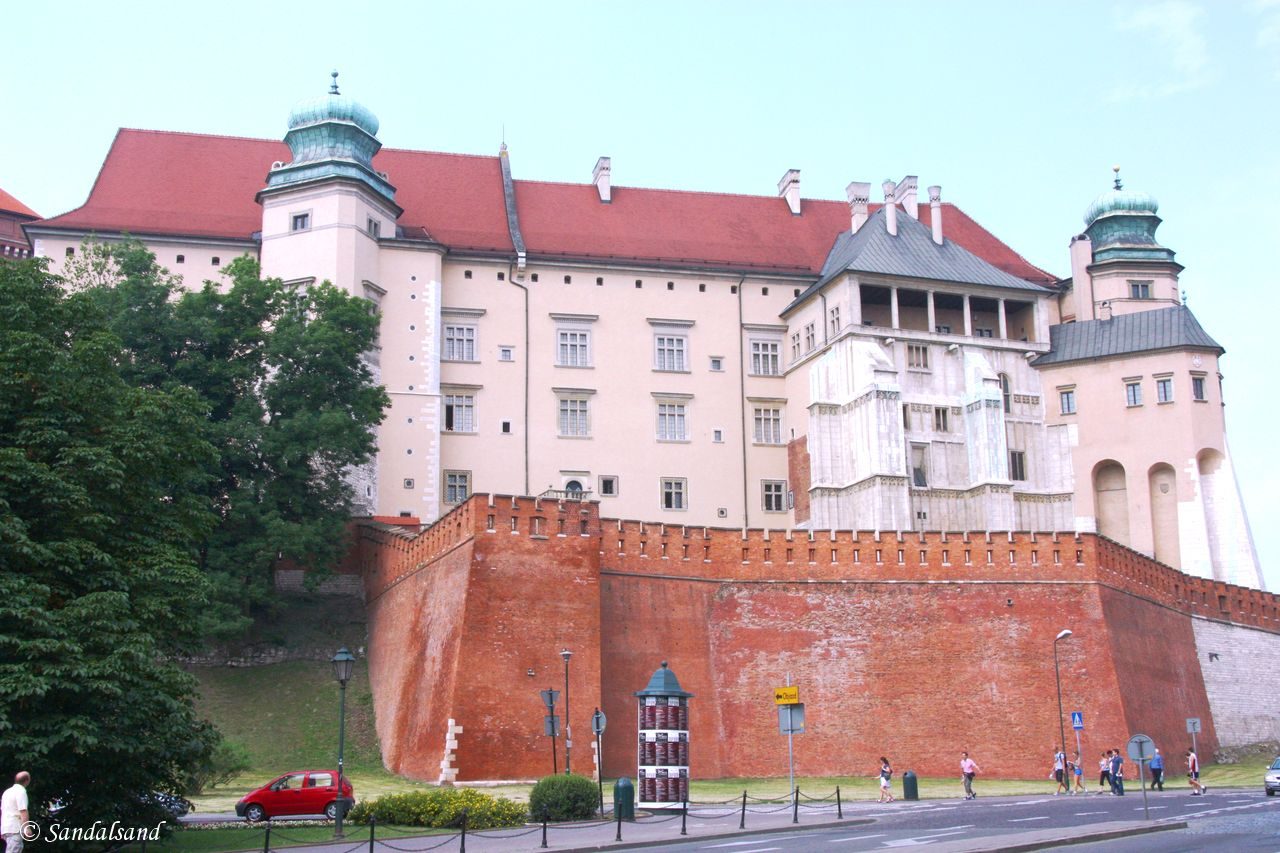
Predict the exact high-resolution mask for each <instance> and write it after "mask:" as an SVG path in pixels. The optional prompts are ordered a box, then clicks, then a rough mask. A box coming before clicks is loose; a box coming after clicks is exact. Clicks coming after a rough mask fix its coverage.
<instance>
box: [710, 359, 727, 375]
mask: <svg viewBox="0 0 1280 853" xmlns="http://www.w3.org/2000/svg"><path fill="white" fill-rule="evenodd" d="M711 369H712V370H713V371H715V372H716V373H719V372H720V371H722V370H724V359H723V358H721V357H720V356H718V355H713V356H711Z"/></svg>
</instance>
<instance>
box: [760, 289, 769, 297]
mask: <svg viewBox="0 0 1280 853" xmlns="http://www.w3.org/2000/svg"><path fill="white" fill-rule="evenodd" d="M760 295H761V296H768V295H769V288H767V287H762V288H760Z"/></svg>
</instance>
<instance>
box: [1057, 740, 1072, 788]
mask: <svg viewBox="0 0 1280 853" xmlns="http://www.w3.org/2000/svg"><path fill="white" fill-rule="evenodd" d="M1053 778H1054V780H1055V781H1056V782H1057V783H1058V789H1057V790H1056V791H1054V792H1053V795H1054V796H1055V797H1056V796H1058V795H1059V794H1070V793H1071V783H1070V782H1068V781H1067V754H1066V753H1065V752H1063V751H1062V747H1058V748H1057V749H1055V750H1054V753H1053Z"/></svg>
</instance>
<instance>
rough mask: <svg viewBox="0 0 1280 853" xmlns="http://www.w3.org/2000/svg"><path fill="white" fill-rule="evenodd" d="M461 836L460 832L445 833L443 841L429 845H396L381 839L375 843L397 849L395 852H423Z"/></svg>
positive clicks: (389, 848) (435, 848)
mask: <svg viewBox="0 0 1280 853" xmlns="http://www.w3.org/2000/svg"><path fill="white" fill-rule="evenodd" d="M461 837H462V836H461V834H459V835H446V836H445V839H444V841H441V842H440V843H439V844H432V845H431V846H430V847H397V846H395V845H394V844H390V843H388V842H386V841H381V840H379V841H378V842H377V843H378V844H381V845H382V846H383V847H386V848H387V849H388V850H395V851H397V853H425V851H427V850H438V849H439V848H441V847H443V846H445V845H446V844H452V843H453V842H454V841H455V840H456V839H458V838H461Z"/></svg>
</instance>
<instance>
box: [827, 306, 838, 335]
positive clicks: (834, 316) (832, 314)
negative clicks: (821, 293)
mask: <svg viewBox="0 0 1280 853" xmlns="http://www.w3.org/2000/svg"><path fill="white" fill-rule="evenodd" d="M827 314H828V316H829V318H830V320H831V334H833V335H835V334H838V333H839V332H840V328H841V326H840V306H839V305H837V306H835V307H834V308H832V309H831V310H830V311H828V312H827Z"/></svg>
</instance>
